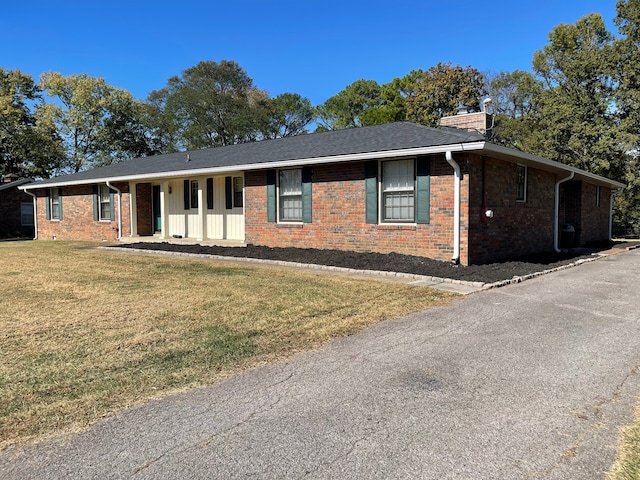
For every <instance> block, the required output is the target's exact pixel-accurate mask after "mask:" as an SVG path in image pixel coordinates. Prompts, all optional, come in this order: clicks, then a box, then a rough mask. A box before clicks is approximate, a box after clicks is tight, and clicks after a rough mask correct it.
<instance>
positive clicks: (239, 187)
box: [233, 177, 244, 207]
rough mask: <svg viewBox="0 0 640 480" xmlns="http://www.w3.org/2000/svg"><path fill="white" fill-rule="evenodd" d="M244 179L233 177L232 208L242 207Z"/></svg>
mask: <svg viewBox="0 0 640 480" xmlns="http://www.w3.org/2000/svg"><path fill="white" fill-rule="evenodd" d="M243 189H244V178H242V177H233V206H234V207H242V206H243V205H244V200H243V192H242V191H243Z"/></svg>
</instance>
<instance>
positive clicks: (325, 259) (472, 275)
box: [118, 243, 591, 283]
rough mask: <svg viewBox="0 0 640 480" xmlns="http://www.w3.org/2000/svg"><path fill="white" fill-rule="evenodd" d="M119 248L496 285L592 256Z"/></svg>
mask: <svg viewBox="0 0 640 480" xmlns="http://www.w3.org/2000/svg"><path fill="white" fill-rule="evenodd" d="M118 247H119V248H137V249H144V250H155V251H158V250H160V251H170V252H184V253H197V254H205V255H223V256H227V257H248V258H259V259H266V260H284V261H287V262H297V263H308V264H317V265H331V266H336V267H346V268H354V269H358V270H381V271H388V272H402V273H411V274H416V275H429V276H433V277H441V278H451V279H455V280H465V281H470V282H484V283H493V282H499V281H502V280H509V279H511V278H513V277H514V276H518V277H519V276H523V275H528V274H531V273H535V272H540V271H543V270H547V269H551V268H555V267H559V266H561V265H566V264H569V263H571V262H575V261H576V260H578V259H580V258H589V257H591V255H589V254H584V251H582V252H580V253H577V252H574V253H571V252H569V253H561V254H555V253H541V254H537V255H529V256H526V257H520V258H517V259H512V260H509V261H504V262H498V263H491V264H487V265H470V266H468V267H465V266H456V265H452V264H451V263H449V262H441V261H438V260H432V259H429V258H424V257H416V256H411V255H399V254H397V253H389V254H381V253H356V252H343V251H340V250H318V249H313V248H269V247H261V246H257V245H247V246H246V247H218V246H202V245H177V244H172V243H132V244H122V245H118Z"/></svg>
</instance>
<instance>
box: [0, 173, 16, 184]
mask: <svg viewBox="0 0 640 480" xmlns="http://www.w3.org/2000/svg"><path fill="white" fill-rule="evenodd" d="M19 178H20V177H18V175H16V174H15V173H9V174H7V175H3V176H2V182H1V183H11V182H15V181H16V180H18V179H19Z"/></svg>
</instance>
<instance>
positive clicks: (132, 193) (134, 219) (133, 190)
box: [129, 182, 138, 237]
mask: <svg viewBox="0 0 640 480" xmlns="http://www.w3.org/2000/svg"><path fill="white" fill-rule="evenodd" d="M137 193H138V192H137V184H136V183H135V182H129V221H130V222H131V225H130V229H129V231H130V232H131V236H132V237H136V236H138V207H137V204H136V197H137Z"/></svg>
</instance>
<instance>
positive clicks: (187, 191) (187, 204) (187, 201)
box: [184, 180, 191, 210]
mask: <svg viewBox="0 0 640 480" xmlns="http://www.w3.org/2000/svg"><path fill="white" fill-rule="evenodd" d="M190 208H191V182H190V181H189V180H185V181H184V209H185V210H189V209H190Z"/></svg>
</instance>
